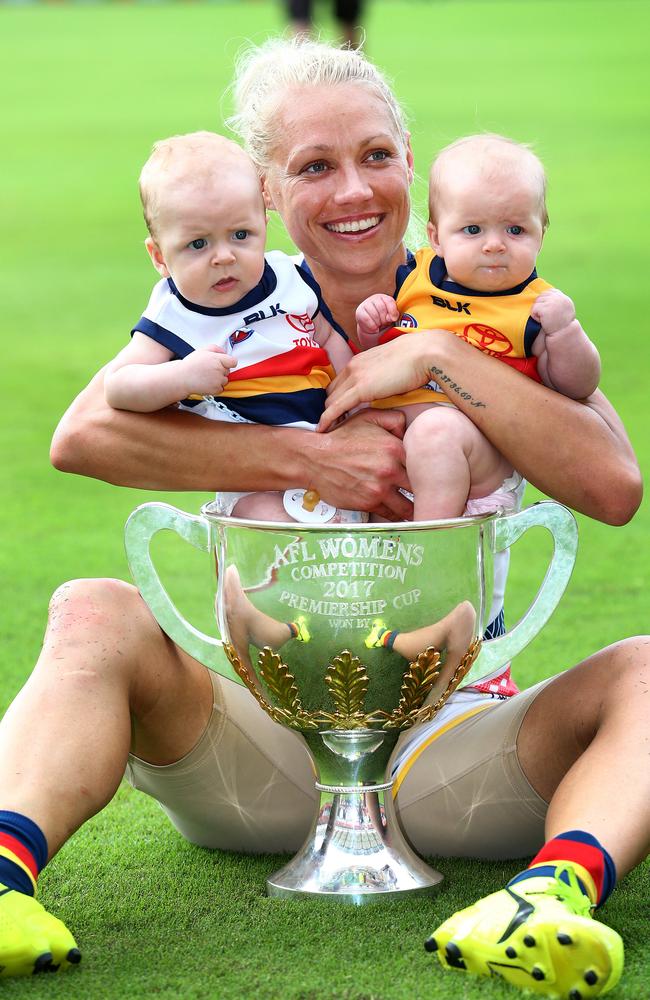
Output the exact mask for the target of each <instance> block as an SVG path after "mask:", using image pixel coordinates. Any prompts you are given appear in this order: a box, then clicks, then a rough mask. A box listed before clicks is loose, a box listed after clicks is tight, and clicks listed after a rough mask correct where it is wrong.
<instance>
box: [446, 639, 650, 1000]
mask: <svg viewBox="0 0 650 1000" xmlns="http://www.w3.org/2000/svg"><path fill="white" fill-rule="evenodd" d="M648 691H650V639H648V638H635V639H628V640H625V641H623V642H620V643H616V644H615V645H613V646H609V647H608V648H607V649H604V650H602V651H601V652H599V653H596V654H595V655H594V656H592V657H590V658H589V659H587V660H585V661H584V662H583V663H581V664H580V665H579V666H577V667H575V668H574V669H573V670H570V671H568V672H567V673H565V674H562V675H560V676H559V677H557V678H555V679H554V680H553V681H552V682H551V683H549V684H547V685H545V686H544V687H542V688H541V689H540V691H539V693H538V694H537V696H536V697H535V698H534V699H533V700H532V702H530V704H529V707H528V710H527V712H526V715H525V717H524V719H523V722H522V725H521V727H520V729H519V735H518V739H517V753H518V758H519V765H520V767H521V769H522V773H523V775H524V776H525V778H526V779H527V782H528V783H529V784H530V785H531V786H532V788H533V789H534V790H536V792H537V793H538V795H540V796H542V797H543V798H546V799H547V800H550V805H549V808H548V811H547V818H546V843H545V846H544V847H543V849H542V851H540V852H539V853H538V854H537V856H536V857H535V859H534V860H533V863H532V865H531V866H530V868H528V869H527V870H525V871H523V872H521V873H520V874H519V875H518V876H516V877H515V878H514V879H513V880H512V881H511V882H510V883H509V885H508V886H507V887H506V888H505V889H503V890H501V891H500V892H497V893H493V894H492V895H490V896H487V897H485V898H484V899H481V900H479V901H478V902H477V903H475V904H474V905H473V906H471V907H469V908H467V909H466V910H463V911H461V912H460V913H457V914H455V915H454V916H452V917H450V918H449V919H448V920H446V921H445V922H444V923H443V924H442V925H441V927H439V928H438V929H437V930H436V931H435V932H434V934H433V935H432V937H431V938H430V940H429V941H428V942H427V947H428V948H429V950H431V951H435V952H436V953H437V955H438V958H439V960H440V962H441V964H442V965H443V966H445V967H450V968H454V969H462V970H467V971H469V972H473V973H476V974H479V975H486V976H490V975H492V974H493V973H494V971H495V970H496V971H497V972H498V974H499V975H501V976H503V977H504V978H505V979H507V980H508V982H511V983H512V984H513V985H515V986H520V987H521V988H525V989H534V990H535V991H536V992H539V993H549V994H552V995H553V996H557V995H562V996H568V997H570V998H575V1000H577V998H580V997H584V996H598V995H600V994H601V993H605V992H608V991H609V990H610V989H612V988H613V986H614V985H615V984H616V982H617V981H618V979H619V977H620V975H621V972H622V969H623V945H622V942H621V939H620V937H619V936H618V934H616V932H615V931H613V930H611V929H610V928H609V927H607V926H606V925H604V924H602V923H600V922H599V921H593V920H591V918H590V912H591V909H592V908H593V906H594V905H600V903H601V902H603V901H604V900H605V899H606V898H607V895H608V893H609V892H610V891H611V889H612V888H613V886H614V882H615V878H616V875H618V876H619V877H620V876H621V875H623V874H625V873H626V872H627V871H629V869H630V868H631V867H633V866H634V865H635V864H637V863H638V862H639V861H640V860H642V859H643V858H644V857H645V855H646V853H647V851H648V846H649V831H650V768H649V767H648V750H649V741H650V697H649V696H648ZM493 718H495V719H496V718H498V710H497V711H496V712H495V713H494V716H493ZM539 846H541V845H539Z"/></svg>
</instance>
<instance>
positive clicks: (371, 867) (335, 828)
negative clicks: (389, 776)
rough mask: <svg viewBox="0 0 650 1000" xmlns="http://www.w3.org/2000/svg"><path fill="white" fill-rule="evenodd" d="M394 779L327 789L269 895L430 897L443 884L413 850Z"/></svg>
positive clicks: (365, 899) (367, 899) (346, 899)
mask: <svg viewBox="0 0 650 1000" xmlns="http://www.w3.org/2000/svg"><path fill="white" fill-rule="evenodd" d="M392 784H393V783H392V781H388V782H383V783H381V784H372V785H370V784H368V785H365V786H358V785H357V786H356V787H355V786H346V785H324V784H321V783H319V782H317V783H316V788H317V789H318V790H319V791H320V803H319V809H318V814H317V816H316V818H315V820H314V823H313V826H312V828H311V830H310V832H309V835H308V837H307V839H306V841H305V843H304V844H303V846H302V847H301V848H300V850H299V851H298V853H297V854H296V855H295V857H294V858H292V860H291V861H290V862H289V863H288V864H287V865H285V866H284V868H281V869H280V871H278V872H276V873H275V874H274V875H272V876H271V878H269V879H268V881H267V883H266V886H267V892H268V894H269V896H280V897H285V898H295V897H311V898H312V899H313V898H314V897H316V896H319V897H321V898H322V897H326V898H328V899H332V900H339V901H340V902H343V903H352V904H356V905H361V904H365V903H371V902H378V901H380V900H381V901H383V900H385V899H388V898H390V899H395V898H398V897H401V896H403V895H422V894H430V893H433V892H435V891H436V890H437V889H438V886H439V885H440V883H441V882H442V875H441V874H440V872H437V871H434V869H432V868H430V867H429V866H428V865H427V864H425V862H424V861H422V859H421V858H419V857H418V856H417V854H415V852H414V851H413V850H412V849H411V848H410V847H409V845H408V844H407V842H406V840H405V839H404V836H403V834H402V832H401V830H400V828H399V824H398V823H397V819H396V817H395V815H394V813H393V807H392V794H391V788H392Z"/></svg>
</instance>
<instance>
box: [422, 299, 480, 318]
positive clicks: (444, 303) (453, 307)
mask: <svg viewBox="0 0 650 1000" xmlns="http://www.w3.org/2000/svg"><path fill="white" fill-rule="evenodd" d="M431 301H432V302H433V304H434V306H440V308H441V309H449V310H450V312H453V313H461V312H462V313H466V314H467V315H468V316H471V315H472V314H471V312H470V311H469V302H459V301H458V299H456V302H453V303H452V302H450V301H449V299H443V298H442V297H441V296H440V295H432V296H431Z"/></svg>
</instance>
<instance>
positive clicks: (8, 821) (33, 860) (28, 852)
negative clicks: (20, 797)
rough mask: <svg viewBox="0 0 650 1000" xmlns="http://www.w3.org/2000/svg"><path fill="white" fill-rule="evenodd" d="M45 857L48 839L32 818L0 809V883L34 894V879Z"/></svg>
mask: <svg viewBox="0 0 650 1000" xmlns="http://www.w3.org/2000/svg"><path fill="white" fill-rule="evenodd" d="M46 861H47V841H46V839H45V836H44V834H43V831H42V830H41V828H40V827H39V826H37V825H36V823H34V822H33V820H31V819H28V817H27V816H22V815H21V814H20V813H15V812H5V811H4V810H0V883H1V884H2V885H3V886H5V890H7V889H15V890H16V891H17V892H22V893H24V894H25V895H26V896H34V895H36V879H37V878H38V874H39V872H40V871H41V869H42V868H44V867H45V863H46Z"/></svg>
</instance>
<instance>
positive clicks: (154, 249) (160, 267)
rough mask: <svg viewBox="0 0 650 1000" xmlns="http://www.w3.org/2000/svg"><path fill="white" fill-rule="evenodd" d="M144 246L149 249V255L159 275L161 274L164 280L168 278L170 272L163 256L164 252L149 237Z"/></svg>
mask: <svg viewBox="0 0 650 1000" xmlns="http://www.w3.org/2000/svg"><path fill="white" fill-rule="evenodd" d="M144 245H145V247H146V248H147V253H148V254H149V256H150V257H151V263H152V264H153V266H154V267H155V269H156V271H157V272H158V274H160V275H161V276H162V277H163V278H168V277H169V271H168V269H167V265H166V264H165V258H164V257H163V255H162V250H161V249H160V247H159V246H158V244H157V243H154V241H153V239H152V238H151V236H147V238H146V240H145V241H144Z"/></svg>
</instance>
